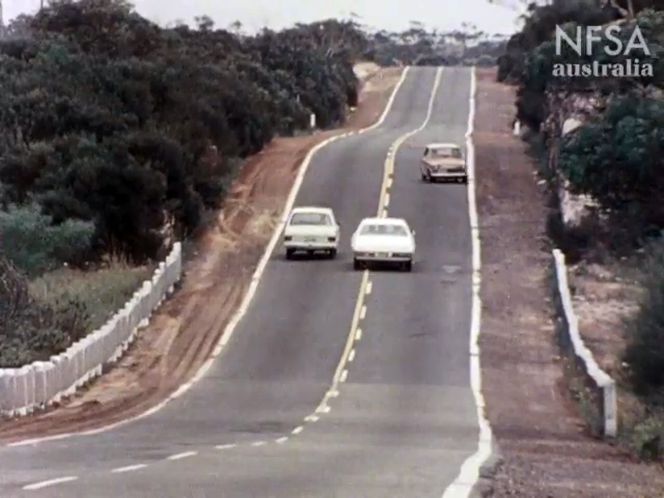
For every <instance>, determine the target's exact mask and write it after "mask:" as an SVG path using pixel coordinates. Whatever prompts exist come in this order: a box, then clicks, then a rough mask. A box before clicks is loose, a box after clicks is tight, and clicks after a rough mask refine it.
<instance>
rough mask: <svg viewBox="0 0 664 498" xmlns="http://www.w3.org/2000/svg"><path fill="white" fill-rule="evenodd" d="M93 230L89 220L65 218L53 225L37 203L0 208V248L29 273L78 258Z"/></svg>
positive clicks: (41, 270)
mask: <svg viewBox="0 0 664 498" xmlns="http://www.w3.org/2000/svg"><path fill="white" fill-rule="evenodd" d="M93 233H94V225H93V224H92V223H90V222H85V221H80V220H74V219H67V220H65V221H64V222H62V223H60V224H59V225H53V224H52V218H51V217H50V216H47V215H44V214H42V213H41V211H40V208H39V206H37V205H36V204H32V205H29V206H24V207H16V206H12V207H10V208H9V211H0V251H2V252H3V253H4V254H5V255H6V256H7V257H8V258H9V259H10V260H11V261H12V262H13V263H14V264H15V265H16V266H17V267H19V268H20V269H21V270H23V271H25V272H26V273H28V274H29V275H36V274H40V273H43V272H45V271H47V270H49V269H52V268H54V267H55V266H57V265H58V264H59V263H62V262H66V261H72V260H74V259H77V258H78V257H80V256H81V255H82V254H84V253H85V252H86V251H87V250H88V249H89V247H90V241H91V240H92V236H93Z"/></svg>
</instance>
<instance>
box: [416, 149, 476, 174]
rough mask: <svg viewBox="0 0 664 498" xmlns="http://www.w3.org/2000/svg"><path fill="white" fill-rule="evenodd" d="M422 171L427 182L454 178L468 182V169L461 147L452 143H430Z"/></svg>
mask: <svg viewBox="0 0 664 498" xmlns="http://www.w3.org/2000/svg"><path fill="white" fill-rule="evenodd" d="M420 173H421V174H422V180H424V181H425V182H434V181H438V180H454V181H459V182H463V183H466V182H467V181H468V171H467V165H466V160H465V158H464V157H463V152H462V151H461V147H459V146H458V145H456V144H452V143H436V144H429V145H427V146H426V148H425V149H424V155H423V156H422V160H421V162H420Z"/></svg>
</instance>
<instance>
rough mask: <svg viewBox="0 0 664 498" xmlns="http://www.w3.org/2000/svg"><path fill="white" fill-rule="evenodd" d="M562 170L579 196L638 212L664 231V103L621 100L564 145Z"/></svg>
mask: <svg viewBox="0 0 664 498" xmlns="http://www.w3.org/2000/svg"><path fill="white" fill-rule="evenodd" d="M560 167H561V168H562V170H563V171H564V172H565V174H566V176H567V177H568V178H569V180H570V182H571V184H572V186H573V187H574V188H575V189H577V190H578V191H582V192H587V193H590V194H592V195H593V196H594V197H595V198H597V199H598V200H600V201H601V202H602V203H603V204H604V205H605V206H607V207H611V208H626V207H628V206H630V205H632V206H636V207H638V208H639V211H640V214H641V216H642V217H643V218H644V220H645V221H646V222H648V223H650V224H652V225H654V226H657V227H662V226H664V207H663V206H662V203H661V193H662V191H663V190H664V101H662V100H661V99H655V98H648V97H642V96H639V95H629V96H625V97H619V98H616V99H615V101H613V102H612V103H611V105H610V106H609V107H608V109H607V110H606V112H605V113H603V114H602V115H601V117H600V119H599V120H598V121H597V122H593V123H590V124H587V125H586V126H584V127H582V128H581V129H580V130H579V131H578V132H577V133H575V134H573V135H571V136H570V137H569V138H568V139H567V140H566V141H565V142H564V143H563V147H562V150H561V156H560Z"/></svg>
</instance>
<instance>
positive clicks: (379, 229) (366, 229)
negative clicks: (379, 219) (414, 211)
mask: <svg viewBox="0 0 664 498" xmlns="http://www.w3.org/2000/svg"><path fill="white" fill-rule="evenodd" d="M360 234H361V235H397V236H406V235H408V231H407V230H406V229H405V228H404V227H403V226H401V225H384V224H381V225H378V224H369V225H365V226H363V227H362V229H361V230H360Z"/></svg>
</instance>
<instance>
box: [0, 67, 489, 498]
mask: <svg viewBox="0 0 664 498" xmlns="http://www.w3.org/2000/svg"><path fill="white" fill-rule="evenodd" d="M436 79H437V70H436V69H435V68H412V69H411V70H410V71H409V73H408V75H407V77H406V79H405V81H404V83H403V85H402V86H401V87H400V89H399V91H398V93H397V95H396V98H395V101H394V104H393V106H392V108H391V110H390V112H389V114H388V115H387V118H386V119H385V121H384V123H383V124H382V125H381V126H380V127H378V128H376V129H373V130H371V131H369V132H367V133H364V134H362V135H355V136H352V137H349V138H346V139H343V140H338V141H336V142H333V143H332V144H330V145H328V146H327V147H325V148H323V149H321V150H320V151H319V152H318V153H317V154H316V155H315V156H314V158H313V160H312V162H311V164H310V166H309V169H308V171H307V174H306V176H305V178H304V181H303V184H302V187H301V189H300V192H299V195H298V197H297V200H296V205H307V204H318V205H328V206H331V207H332V208H333V209H334V210H335V213H336V215H337V218H338V219H339V221H340V223H341V230H342V237H343V241H342V245H341V247H340V253H339V255H338V258H337V259H336V260H327V259H317V260H306V259H301V260H295V261H287V260H285V258H284V255H283V251H282V250H281V247H279V246H278V247H277V249H276V250H275V252H274V254H272V257H271V259H270V261H269V264H268V265H267V267H266V270H265V272H264V274H263V276H262V279H261V283H260V285H259V287H258V290H257V292H256V295H255V296H254V299H253V300H252V302H251V305H250V307H249V309H248V310H247V313H246V315H245V317H244V318H243V319H242V321H241V322H240V323H239V325H238V327H237V329H236V330H235V332H234V334H233V336H232V338H231V340H230V342H229V343H228V345H227V346H226V348H225V350H224V352H223V353H222V355H221V356H220V357H219V358H218V360H217V361H216V363H215V364H214V365H213V367H212V369H211V370H210V372H208V374H207V375H206V376H205V377H204V378H203V379H202V380H201V381H200V382H198V383H197V384H195V385H194V386H193V387H192V389H191V390H189V391H188V392H187V393H186V394H185V395H183V396H182V397H180V398H177V399H176V400H174V401H173V402H171V403H170V404H168V405H167V406H166V407H165V408H164V409H162V410H161V411H159V412H157V413H156V414H154V415H152V416H150V417H147V418H144V419H141V420H138V421H136V422H132V423H130V424H127V425H124V426H121V427H119V428H117V429H115V430H111V431H108V432H104V433H100V434H96V435H89V436H76V437H70V438H66V439H62V440H57V441H48V442H43V443H40V444H36V445H27V446H20V447H4V448H0V496H2V497H9V496H44V497H55V496H64V497H68V498H70V497H86V498H87V497H121V496H127V497H160V498H161V497H229V498H230V497H243V498H244V497H280V498H281V497H283V498H292V497H345V498H348V497H352V498H354V497H359V498H364V497H367V498H373V497H404V498H406V497H407V498H417V497H431V498H435V497H440V496H442V494H443V492H444V491H445V489H446V487H447V486H448V485H449V484H450V483H451V482H452V481H453V479H454V478H455V476H456V475H457V474H458V472H459V468H460V466H461V464H462V463H463V462H464V460H465V459H466V458H467V457H469V456H470V455H471V454H472V453H474V452H475V450H476V447H477V438H478V422H477V416H476V409H475V405H474V401H473V396H472V392H471V389H470V376H469V355H468V342H469V334H470V314H471V313H470V312H471V282H470V277H471V238H470V228H469V221H468V200H467V194H466V188H465V186H463V185H461V184H427V183H423V182H422V181H421V180H420V175H419V166H418V164H419V158H420V156H421V154H422V150H423V146H424V144H425V143H427V142H430V141H455V142H458V143H460V144H462V145H463V144H464V134H465V133H466V127H467V122H468V113H469V97H470V79H471V74H470V70H468V69H461V68H446V69H444V70H443V71H442V73H441V74H440V80H439V85H438V86H437V87H436V86H435V82H436ZM434 88H436V91H435V94H432V91H433V90H434ZM430 102H431V103H432V107H431V109H429V105H430ZM429 110H430V111H431V113H430V120H429V121H428V123H427V125H426V126H425V127H424V128H423V129H422V130H421V131H420V132H418V133H417V134H415V135H412V136H411V137H410V138H408V139H407V140H406V141H405V142H404V143H403V144H402V145H401V147H400V148H399V149H398V152H397V154H396V160H395V172H394V177H393V179H392V180H391V182H390V189H389V205H388V206H387V210H388V213H389V215H390V216H399V217H404V218H406V219H407V220H408V222H409V223H410V224H411V226H412V227H413V228H414V229H415V231H416V239H417V244H418V256H417V261H416V264H415V266H414V270H413V272H412V273H402V272H397V271H370V272H354V271H353V269H352V258H351V255H350V247H349V238H350V235H351V233H352V231H353V230H354V229H355V227H356V226H357V224H358V223H359V221H360V220H361V219H362V218H363V217H366V216H375V215H376V213H377V211H378V209H379V199H380V198H381V188H382V185H383V174H384V165H385V160H386V156H387V154H388V150H389V149H390V147H391V145H392V144H393V143H394V142H395V141H396V140H397V139H398V138H399V137H401V136H403V135H404V134H405V133H407V132H411V131H413V130H415V129H417V128H419V127H420V126H421V125H422V124H423V122H424V121H425V118H426V117H427V113H428V111H429ZM340 360H341V363H340Z"/></svg>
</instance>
